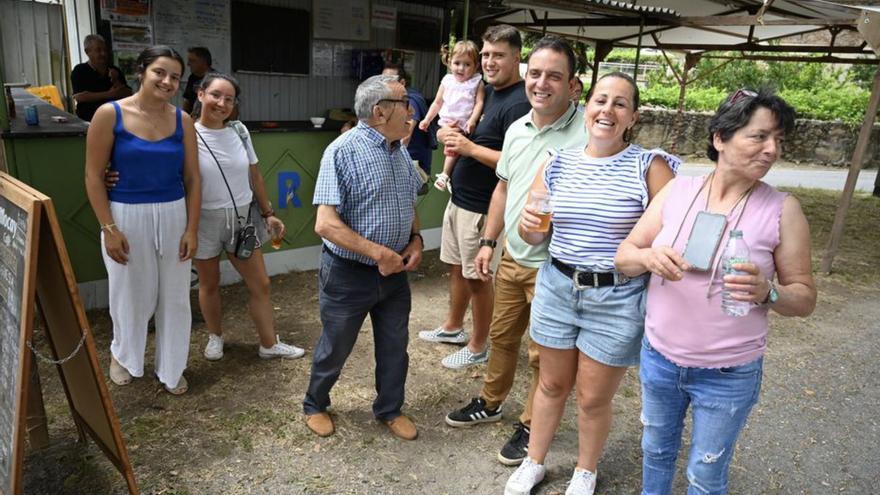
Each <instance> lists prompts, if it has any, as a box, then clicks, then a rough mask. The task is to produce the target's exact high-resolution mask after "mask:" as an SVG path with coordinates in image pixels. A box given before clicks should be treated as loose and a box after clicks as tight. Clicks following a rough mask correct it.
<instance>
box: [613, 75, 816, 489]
mask: <svg viewBox="0 0 880 495" xmlns="http://www.w3.org/2000/svg"><path fill="white" fill-rule="evenodd" d="M793 126H794V109H793V108H791V106H789V105H788V104H787V103H786V102H785V101H784V100H783V99H782V98H780V97H778V96H776V95H774V94H772V93H771V92H768V91H763V90H762V91H761V92H758V93H756V92H753V91H748V90H739V91H737V92H736V93H734V94H733V95H731V96H730V97H728V98H727V99H726V100H725V101H724V102H723V103H722V104H721V106H720V107H719V108H718V111H717V112H716V113H715V115H714V116H713V117H712V120H711V122H710V123H709V145H708V156H709V158H710V159H712V160H714V161H715V162H716V163H717V165H716V167H715V171H714V172H713V173H711V174H709V175H708V176H706V177H678V178H676V179H674V180H673V181H672V182H670V183H669V184H668V185H667V186H666V187H665V188H664V189H663V190H662V191H661V192H660V193H659V194H658V195H657V197H656V198H655V199H654V201H653V202H652V203H651V204H650V206H649V207H648V209H647V210H646V211H645V214H644V215H643V216H642V218H641V220H639V222H638V224H636V227H635V228H634V229H633V230H632V232H631V233H630V235H629V237H628V238H627V239H626V240H625V241H624V242H623V243H622V244H621V245H620V248H619V249H618V251H617V257H616V259H615V265H616V267H617V269H618V270H620V271H621V272H623V273H625V274H626V275H629V276H631V277H632V276H638V275H640V274H642V273H645V272H651V280H650V283H649V286H648V301H647V310H646V317H645V338H644V340H643V343H642V351H641V368H640V370H639V377H640V379H641V383H642V422H643V424H644V430H643V437H642V453H643V464H642V482H643V483H642V493H643V494H651V495H654V494H667V493H671V490H672V481H673V477H674V474H675V460H676V457H677V455H678V450H679V447H680V445H681V435H682V428H683V426H684V417H685V415H686V413H687V410H688V407H690V408H691V410H692V416H693V429H692V433H691V442H690V443H691V447H690V453H689V456H688V463H687V480H688V483H689V488H688V493H689V494H696V493H699V494H723V493H727V485H728V483H727V472H728V467H729V466H730V461H731V459H732V458H733V451H734V447H735V446H736V440H737V437H738V436H739V433H740V431H742V428H743V426H745V422H746V419H747V418H748V415H749V413H750V412H751V409H752V406H754V404H755V403H756V402H757V399H758V394H759V391H760V388H761V378H762V365H763V354H764V349H765V348H766V345H767V313H768V311H769V310H770V309H773V310H774V311H776V312H777V313H779V314H781V315H784V316H807V315H809V314H810V313H812V311H813V308H814V307H815V305H816V286H815V284H814V282H813V276H812V273H811V264H810V230H809V225H807V219H806V217H805V216H804V214H803V212H802V211H801V207H800V203H799V202H798V201H797V199H795V198H794V197H793V196H789V195H786V194H784V193H781V192H779V191H777V190H775V189H774V188H773V187H771V186H769V185H767V184H766V183H764V182H762V181H761V179H762V178H763V177H764V175H765V174H766V173H767V171H768V170H769V168H770V166H771V165H773V163H774V162H776V160H777V159H778V158H779V155H780V151H781V144H782V140H783V138H784V137H785V135H786V134H787V133H788V132H790V131H791V129H792V128H793ZM706 213H710V214H715V215H716V216H715V217H714V218H715V219H716V220H717V219H719V218H721V219H722V220H721V223H720V224H721V225H726V226H725V227H724V228H723V229H722V237H721V239H722V242H720V243H719V245H720V247H719V248H718V250H717V252H716V253H715V255H714V256H712V257H711V261H710V263H709V265H710V266H709V269H708V270H706V271H698V270H696V269H694V267H693V266H691V264H690V263H689V262H687V261H686V260H685V258H684V255H683V253H684V250H685V244H686V243H687V242H688V239H689V238H690V234H691V229H692V227H693V225H694V222H695V219H696V217H697V216H698V215H706ZM724 217H726V223H725V220H723V218H724ZM730 230H740V231H742V233H743V238H744V239H745V242H746V243H747V244H748V246H749V248H750V256H749V262H748V263H739V264H734V265H733V268H734V269H735V270H737V271H738V272H739V274H727V275H724V274H723V273H722V271H721V268H720V266H719V264H720V257H721V256H720V253H721V251H722V250H723V245H724V244H725V241H726V239H727V233H728V231H730ZM692 242H693V241H692ZM709 244H710V245H711V244H712V243H711V242H710V243H709ZM774 276H775V278H776V280H777V282H776V283H774V282H773V279H774ZM725 289H726V290H728V291H733V292H732V296H731V297H732V298H733V299H736V300H738V301H745V302H748V303H750V304H751V305H752V306H751V307H750V311H748V312H747V313H746V314H745V315H744V316H739V317H737V316H729V315H728V314H726V313H725V312H723V311H722V309H721V295H722V292H723V291H724V290H725Z"/></svg>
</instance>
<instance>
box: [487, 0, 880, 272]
mask: <svg viewBox="0 0 880 495" xmlns="http://www.w3.org/2000/svg"><path fill="white" fill-rule="evenodd" d="M502 3H503V5H504V7H505V9H506V10H503V11H500V12H498V13H495V14H490V15H487V16H484V17H482V18H480V19H477V21H487V22H489V23H491V24H510V25H512V26H515V27H517V28H519V29H521V30H523V31H530V32H536V33H541V34H555V35H558V36H561V37H564V38H568V39H572V40H577V41H581V42H587V43H589V44H591V45H593V46H594V47H595V53H594V55H595V56H594V60H593V63H592V64H591V66H592V69H593V78H592V82H593V84H595V83H596V79H597V76H598V69H599V65H600V64H601V62H602V61H603V60H604V59H605V57H607V55H608V53H610V52H611V50H612V49H613V48H614V47H626V48H636V50H637V55H636V61H638V60H639V55H638V54H639V52H640V51H641V49H642V48H652V49H656V50H660V51H661V53H663V55H664V59H665V60H666V61H667V64H669V66H670V67H671V68H672V69H673V73H674V74H675V78H676V80H678V82H679V85H680V88H681V90H680V93H679V117H678V119H677V122H676V128H677V129H680V128H681V126H680V123H681V116H682V113H683V111H684V97H685V90H686V87H687V85H688V84H689V83H691V82H693V81H695V80H696V79H697V78H689V75H688V73H689V71H690V70H691V69H692V68H693V67H694V66H696V64H697V62H698V61H699V59H700V57H702V56H704V54H709V53H711V52H739V54H740V56H739V57H733V56H725V55H723V54H722V55H706V56H707V58H721V59H727V61H730V60H735V59H737V58H740V59H748V60H766V61H771V60H773V61H796V62H819V63H849V64H870V65H877V64H878V55H880V8H878V7H874V6H853V5H844V4H839V3H834V2H831V1H827V0H632V2H631V3H630V2H624V1H616V0H503V2H502ZM822 31H827V32H828V33H829V34H830V36H829V37H828V43H824V44H816V43H813V44H792V43H788V44H784V43H783V41H782V40H783V39H785V38H791V37H793V36H799V35H804V34H810V33H817V32H822ZM844 32H849V33H854V34H858V35H860V37H861V38H862V39H863V40H864V41H862V42H861V43H859V44H857V45H855V46H853V45H851V44H850V45H846V44H840V43H838V37H839V35H840V34H841V33H844ZM668 50H671V51H678V52H684V53H685V63H684V66H683V67H682V69H681V70H675V68H674V67H673V64H672V63H671V61H670V60H669V58H668V56H667V55H666V51H668ZM810 53H813V54H823V55H822V56H821V57H808V56H805V54H810ZM636 70H638V67H636ZM698 77H699V76H698ZM878 106H880V69H878V70H877V71H876V72H875V75H874V84H873V87H872V90H871V97H870V100H869V103H868V108H866V109H865V117H864V120H863V122H862V127H861V131H860V132H859V137H858V141H857V142H856V147H855V150H854V152H853V157H852V161H851V163H850V167H849V173H848V175H847V179H846V183H845V185H844V189H843V192H842V194H841V200H840V203H839V205H838V209H837V212H836V214H835V217H834V223H833V224H832V227H831V236H830V239H829V241H828V244H827V246H826V249H825V252H824V254H823V257H822V261H821V265H820V269H821V271H823V272H825V273H830V272H831V267H832V264H833V261H834V256H835V255H836V253H837V250H838V246H839V244H840V239H841V237H842V236H843V228H844V223H845V220H846V213H847V210H848V209H849V205H850V203H851V201H852V197H853V194H854V192H855V185H856V181H857V179H858V175H859V171H860V170H861V167H862V163H863V161H864V156H865V151H866V150H867V147H868V141H869V139H870V134H871V132H870V131H871V129H872V128H873V125H874V120H875V117H876V114H877V110H878ZM677 132H680V131H677ZM674 142H675V141H673V148H674ZM874 195H875V196H880V173H878V175H877V180H876V182H875V187H874Z"/></svg>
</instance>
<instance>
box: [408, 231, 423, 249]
mask: <svg viewBox="0 0 880 495" xmlns="http://www.w3.org/2000/svg"><path fill="white" fill-rule="evenodd" d="M416 237H418V238H419V240H420V241H421V242H422V247H425V238H424V237H422V234H420V233H418V232H413V233H412V234H410V235H409V242H412V241H413V239H415V238H416Z"/></svg>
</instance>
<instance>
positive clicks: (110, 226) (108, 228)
mask: <svg viewBox="0 0 880 495" xmlns="http://www.w3.org/2000/svg"><path fill="white" fill-rule="evenodd" d="M114 227H116V224H115V223H105V224H102V225H101V230H106V231H107V233H108V234H112V233H113V230H114Z"/></svg>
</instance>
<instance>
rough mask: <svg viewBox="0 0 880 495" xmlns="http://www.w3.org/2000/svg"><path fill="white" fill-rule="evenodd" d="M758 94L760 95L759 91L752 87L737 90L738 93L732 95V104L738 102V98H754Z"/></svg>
mask: <svg viewBox="0 0 880 495" xmlns="http://www.w3.org/2000/svg"><path fill="white" fill-rule="evenodd" d="M756 96H758V93H756V92H754V91H752V90H750V89H745V88H741V89H738V90H736V93H734V94H733V96H731V97H730V104H731V105H732V104H734V103H736V100H739V99H740V98H754V97H756Z"/></svg>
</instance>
